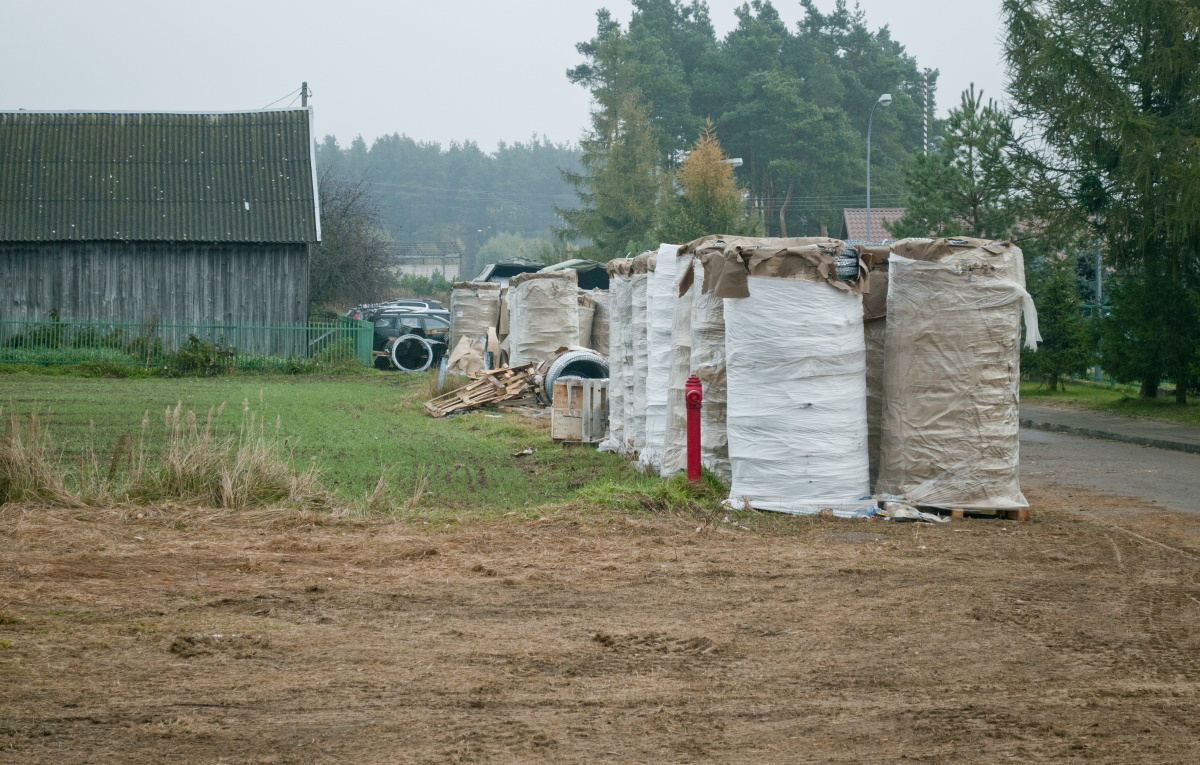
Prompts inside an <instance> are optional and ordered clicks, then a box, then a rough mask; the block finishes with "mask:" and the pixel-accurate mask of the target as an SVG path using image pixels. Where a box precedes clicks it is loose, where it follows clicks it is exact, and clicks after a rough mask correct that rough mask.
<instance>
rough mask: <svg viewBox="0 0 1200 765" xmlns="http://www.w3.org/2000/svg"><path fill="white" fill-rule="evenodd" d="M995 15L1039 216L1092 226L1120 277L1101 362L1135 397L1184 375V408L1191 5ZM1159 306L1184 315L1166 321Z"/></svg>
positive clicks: (1191, 153) (1189, 286)
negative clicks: (1024, 132) (999, 18)
mask: <svg viewBox="0 0 1200 765" xmlns="http://www.w3.org/2000/svg"><path fill="white" fill-rule="evenodd" d="M1003 13H1004V15H1005V17H1006V21H1007V24H1008V35H1007V37H1006V42H1005V55H1006V57H1007V59H1008V68H1009V76H1010V83H1011V84H1010V86H1009V93H1010V95H1011V96H1012V98H1013V100H1014V101H1015V116H1017V117H1020V118H1022V119H1023V120H1024V121H1025V122H1026V124H1028V125H1029V126H1030V128H1031V130H1032V138H1033V139H1035V140H1031V141H1029V142H1026V143H1025V144H1024V148H1023V150H1022V151H1021V152H1019V153H1018V158H1019V159H1020V160H1021V162H1022V163H1023V165H1024V166H1026V167H1027V168H1029V170H1030V173H1031V175H1030V179H1031V181H1032V184H1031V188H1030V191H1031V194H1032V196H1033V199H1034V201H1035V203H1036V210H1035V212H1036V214H1037V216H1038V218H1039V219H1042V220H1044V221H1045V222H1047V223H1048V224H1052V225H1056V226H1058V227H1061V228H1074V229H1086V228H1088V227H1092V228H1093V230H1094V231H1095V232H1096V233H1097V234H1098V235H1099V236H1100V237H1102V238H1103V240H1104V242H1105V252H1106V254H1107V256H1108V258H1109V260H1110V262H1112V263H1113V264H1114V265H1116V266H1117V267H1118V268H1119V269H1120V270H1121V271H1122V273H1123V274H1124V281H1125V282H1126V286H1124V287H1122V288H1121V290H1120V296H1119V295H1118V294H1114V296H1113V297H1114V311H1113V315H1112V316H1111V317H1110V319H1109V320H1108V321H1107V322H1106V326H1107V330H1106V333H1105V345H1104V359H1105V361H1104V364H1105V368H1106V369H1108V371H1109V372H1110V373H1114V372H1116V370H1117V369H1118V367H1119V375H1120V376H1121V377H1125V378H1127V379H1137V380H1140V381H1141V382H1142V389H1143V391H1144V392H1148V391H1153V390H1156V389H1157V386H1158V381H1159V379H1161V378H1163V377H1166V378H1169V379H1172V380H1175V381H1177V382H1179V381H1183V382H1182V383H1181V384H1178V385H1177V387H1176V400H1177V401H1178V402H1180V403H1183V402H1185V401H1186V394H1187V388H1188V383H1187V381H1188V380H1190V379H1192V378H1193V377H1194V375H1195V360H1196V353H1197V345H1196V342H1197V340H1196V333H1195V332H1194V331H1192V329H1191V327H1190V326H1189V324H1188V322H1187V321H1185V320H1184V319H1185V318H1186V314H1187V310H1188V306H1192V305H1194V304H1195V302H1196V290H1197V288H1200V163H1198V162H1197V161H1196V155H1197V151H1198V150H1200V110H1197V108H1196V104H1197V103H1198V102H1200V77H1197V76H1196V72H1197V71H1200V7H1197V5H1196V3H1195V2H1193V1H1192V0H1004V4H1003ZM1118 297H1120V299H1119V300H1118ZM1167 304H1170V305H1172V306H1174V307H1175V309H1176V310H1177V311H1180V312H1182V313H1181V314H1177V315H1176V316H1174V317H1170V316H1164V315H1163V313H1162V311H1161V309H1162V307H1163V306H1164V305H1167ZM1118 319H1119V320H1120V321H1122V322H1129V323H1128V324H1125V323H1122V324H1120V325H1118V324H1116V323H1115V322H1117V321H1118ZM1121 349H1125V350H1121ZM1135 364H1136V366H1133V365H1135Z"/></svg>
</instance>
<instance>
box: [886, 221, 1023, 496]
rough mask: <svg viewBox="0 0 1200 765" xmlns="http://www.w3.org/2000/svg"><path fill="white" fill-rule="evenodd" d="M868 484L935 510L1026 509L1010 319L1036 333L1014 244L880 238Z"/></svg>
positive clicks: (1016, 331)
mask: <svg viewBox="0 0 1200 765" xmlns="http://www.w3.org/2000/svg"><path fill="white" fill-rule="evenodd" d="M892 250H893V254H892V256H891V263H890V269H889V290H888V301H887V317H888V318H887V330H886V350H885V354H886V356H885V367H884V395H885V399H884V410H883V439H882V441H883V443H882V453H881V460H880V475H879V482H878V484H877V489H878V490H879V492H881V493H886V494H893V495H901V496H903V497H904V498H905V499H906V500H907V501H909V502H911V503H913V504H920V505H929V506H933V507H946V508H980V509H1016V508H1022V507H1027V506H1028V503H1027V502H1026V501H1025V497H1024V495H1023V494H1022V493H1021V485H1020V480H1019V475H1018V469H1019V454H1018V440H1017V436H1018V428H1019V420H1018V410H1017V406H1018V400H1019V393H1020V387H1019V383H1020V360H1021V347H1020V346H1021V316H1022V313H1024V317H1025V331H1026V346H1027V347H1030V348H1036V347H1037V342H1038V341H1039V340H1041V337H1040V336H1039V335H1038V331H1037V312H1036V309H1035V308H1034V306H1033V301H1032V299H1030V297H1029V293H1028V292H1026V291H1025V265H1024V258H1023V256H1022V254H1021V250H1020V249H1018V248H1017V247H1015V246H1013V245H1011V244H1009V243H1007V242H988V241H986V240H982V239H936V240H929V239H919V240H918V239H905V240H901V241H899V242H895V243H894V244H893V245H892Z"/></svg>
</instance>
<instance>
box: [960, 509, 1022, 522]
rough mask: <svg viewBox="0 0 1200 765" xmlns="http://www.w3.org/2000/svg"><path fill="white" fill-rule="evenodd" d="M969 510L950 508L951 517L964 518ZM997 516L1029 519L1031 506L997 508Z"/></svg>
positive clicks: (1015, 519) (1014, 519)
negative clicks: (1008, 508)
mask: <svg viewBox="0 0 1200 765" xmlns="http://www.w3.org/2000/svg"><path fill="white" fill-rule="evenodd" d="M966 513H967V511H966V510H964V509H963V508H961V507H956V508H953V509H951V510H950V517H951V518H963V517H965V515H966ZM996 517H997V518H1004V519H1006V520H1010V521H1027V520H1029V508H1027V507H1023V508H1021V509H1020V510H997V511H996Z"/></svg>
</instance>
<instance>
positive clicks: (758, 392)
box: [715, 240, 875, 516]
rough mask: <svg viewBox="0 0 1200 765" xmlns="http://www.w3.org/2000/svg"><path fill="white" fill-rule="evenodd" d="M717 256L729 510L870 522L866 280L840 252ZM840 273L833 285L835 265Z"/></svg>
mask: <svg viewBox="0 0 1200 765" xmlns="http://www.w3.org/2000/svg"><path fill="white" fill-rule="evenodd" d="M811 241H813V240H783V242H779V241H778V240H776V242H777V243H773V244H769V245H766V246H754V245H752V244H740V245H736V246H729V247H726V250H725V262H724V264H723V267H722V271H721V274H720V275H719V277H718V281H717V283H716V285H715V290H716V294H717V295H718V296H720V297H723V298H726V300H725V352H726V361H727V371H728V385H729V403H728V410H727V427H728V431H729V458H730V463H731V467H732V472H733V482H732V486H731V487H730V496H729V501H730V503H731V504H732V505H734V506H737V507H747V506H748V507H753V508H757V509H760V510H773V511H777V512H785V513H797V514H814V513H818V512H821V511H822V510H825V509H829V510H831V511H833V513H834V514H835V515H840V516H854V515H861V514H867V513H870V512H873V511H874V507H875V503H874V501H873V500H871V499H870V498H869V497H870V488H869V474H868V464H867V401H866V399H867V383H866V359H865V347H864V340H863V308H862V297H861V294H860V292H861V290H862V289H867V288H869V281H868V277H867V268H866V265H865V263H863V261H862V260H861V258H859V257H857V253H855V252H854V251H852V250H849V249H848V248H847V247H846V246H845V245H844V244H843V243H841V242H836V241H824V242H823V243H820V244H796V242H811ZM849 255H853V256H854V257H846V262H847V263H849V265H850V268H849V273H847V274H845V277H846V278H845V279H844V280H843V279H839V278H838V273H837V267H836V263H837V259H839V258H840V257H843V256H849Z"/></svg>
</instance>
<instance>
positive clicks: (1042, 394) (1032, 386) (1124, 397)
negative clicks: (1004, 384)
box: [1021, 381, 1200, 425]
mask: <svg viewBox="0 0 1200 765" xmlns="http://www.w3.org/2000/svg"><path fill="white" fill-rule="evenodd" d="M1021 399H1022V400H1023V401H1028V402H1030V403H1038V402H1045V403H1051V404H1069V405H1072V406H1078V407H1083V408H1085V409H1095V410H1097V411H1100V412H1109V413H1111V414H1125V415H1132V416H1136V417H1158V418H1161V419H1165V420H1174V421H1176V422H1182V423H1185V424H1187V425H1200V404H1198V403H1195V402H1189V403H1188V405H1187V406H1179V405H1178V404H1176V403H1175V400H1174V398H1173V397H1172V396H1162V397H1160V398H1157V399H1149V400H1148V399H1140V398H1138V389H1137V387H1135V386H1133V385H1119V384H1108V383H1092V382H1084V381H1072V382H1069V383H1067V384H1066V386H1065V389H1064V390H1059V391H1053V392H1052V391H1050V390H1049V389H1047V388H1046V387H1045V386H1044V385H1042V384H1041V383H1036V382H1023V383H1021Z"/></svg>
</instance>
